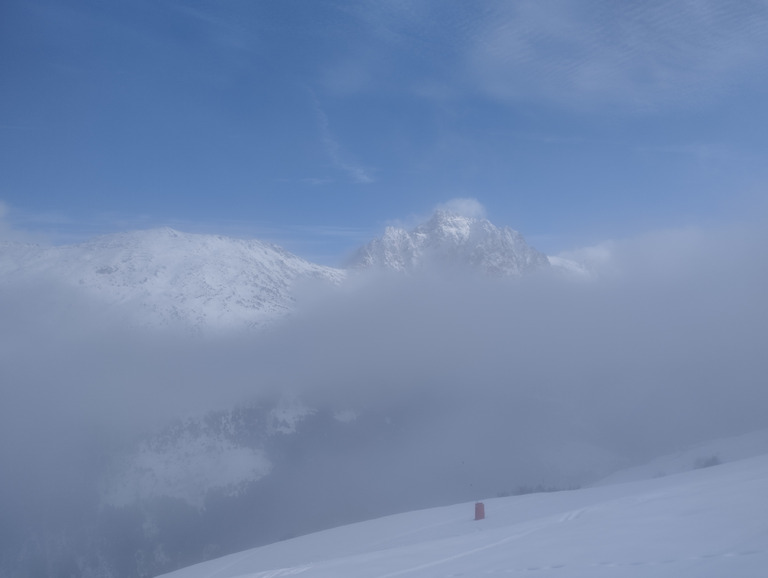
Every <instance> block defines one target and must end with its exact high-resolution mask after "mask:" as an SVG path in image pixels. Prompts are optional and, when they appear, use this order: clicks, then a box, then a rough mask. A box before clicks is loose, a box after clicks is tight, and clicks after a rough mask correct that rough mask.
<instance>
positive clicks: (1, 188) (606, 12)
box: [0, 0, 768, 264]
mask: <svg viewBox="0 0 768 578" xmlns="http://www.w3.org/2000/svg"><path fill="white" fill-rule="evenodd" d="M766 103H768V1H766V0H740V1H739V2H725V1H714V0H697V1H696V2H680V1H655V0H650V1H643V2H630V1H627V2H612V1H608V0H583V1H580V2H576V1H574V0H549V1H547V2H542V1H541V0H520V1H517V2H506V1H505V2H494V1H479V2H464V1H458V0H434V1H430V0H403V1H397V0H389V1H375V2H374V1H367V0H359V1H354V2H353V1H347V2H341V1H334V0H304V1H297V0H274V1H266V0H264V1H251V0H227V1H202V0H201V1H184V0H176V1H174V0H166V1H162V2H158V1H156V0H152V1H150V0H133V1H132V2H118V1H116V0H101V1H96V0H56V1H45V0H4V1H3V2H2V6H0V234H4V235H5V236H6V237H8V236H12V234H14V233H16V234H18V233H19V232H26V233H33V234H37V235H42V236H44V237H45V238H47V239H49V240H51V241H53V242H71V241H75V240H80V239H84V238H87V237H90V236H92V235H94V234H99V233H107V232H114V231H120V230H126V229H136V228H147V227H154V226H160V225H170V226H173V227H176V228H178V229H180V230H184V231H190V232H206V233H219V234H225V235H234V236H243V237H256V238H261V239H266V240H270V241H273V242H276V243H278V244H281V245H283V246H285V247H286V248H288V249H289V250H292V251H294V252H296V253H298V254H299V255H302V256H304V257H306V258H309V259H312V260H315V261H319V262H323V263H328V264H336V263H338V262H339V261H340V260H341V259H342V258H343V256H344V255H345V254H346V253H347V252H348V251H350V250H351V249H352V248H354V247H356V246H357V245H359V244H360V243H362V242H364V241H366V240H368V239H369V238H370V237H371V236H373V235H377V234H379V233H380V232H381V230H382V229H383V227H384V226H385V225H386V224H388V223H391V222H393V221H396V220H402V221H403V222H405V223H409V222H413V221H415V220H416V219H418V218H419V217H423V216H425V215H428V214H429V213H430V212H431V210H432V209H433V208H434V207H435V206H436V205H438V204H439V203H442V202H446V201H448V200H450V199H453V198H475V199H477V200H478V201H479V202H480V203H482V204H483V205H484V206H485V208H486V211H487V215H488V217H489V218H490V219H491V220H492V221H493V222H495V223H496V224H499V225H507V226H510V227H512V228H514V229H517V230H519V231H521V232H522V233H523V234H524V235H525V236H526V238H528V240H529V241H530V242H531V243H532V244H533V245H535V246H536V247H538V248H540V249H542V250H544V251H547V252H558V251H561V250H565V249H570V248H573V247H577V246H583V245H589V244H592V243H596V242H599V241H602V240H604V239H607V238H618V237H627V236H632V235H636V234H639V233H642V232H645V231H649V230H656V229H666V228H679V227H689V226H709V225H712V224H719V223H723V222H732V221H738V220H740V219H747V218H749V217H750V216H751V215H754V214H756V213H760V214H765V208H766V204H765V198H766V184H767V183H768V162H766V161H765V160H764V158H765V157H766V153H767V152H768V110H767V109H768V104H766Z"/></svg>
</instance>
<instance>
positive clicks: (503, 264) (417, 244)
mask: <svg viewBox="0 0 768 578" xmlns="http://www.w3.org/2000/svg"><path fill="white" fill-rule="evenodd" d="M435 263H438V264H442V265H446V264H447V265H453V266H462V267H465V266H469V267H473V268H477V269H479V270H481V271H483V272H484V273H486V274H489V275H497V276H515V275H520V274H523V273H526V272H530V271H533V270H536V269H538V268H541V267H547V266H548V265H549V261H548V260H547V257H546V256H545V255H543V254H542V253H539V252H538V251H536V250H535V249H533V248H531V247H529V246H528V245H527V244H526V242H525V239H523V236H522V235H521V234H520V233H518V232H517V231H513V230H512V229H510V228H508V227H504V228H499V227H496V226H495V225H493V224H491V223H490V222H489V221H487V220H486V219H482V218H478V217H466V216H462V215H458V214H455V213H451V212H449V211H445V210H438V211H436V212H435V214H434V215H433V216H432V218H431V219H430V220H429V221H427V222H426V223H423V224H421V225H419V226H418V227H416V228H415V229H413V230H412V231H406V230H405V229H401V228H397V227H387V229H386V231H385V232H384V235H383V236H382V237H380V238H378V239H374V240H373V241H371V242H370V243H368V244H367V245H366V246H365V247H362V248H361V249H360V250H359V251H358V252H357V253H356V254H355V255H354V256H353V257H352V259H351V261H350V266H352V267H356V268H367V267H376V268H382V269H391V270H395V271H404V272H410V271H414V270H417V269H420V268H424V267H427V266H429V265H431V264H435Z"/></svg>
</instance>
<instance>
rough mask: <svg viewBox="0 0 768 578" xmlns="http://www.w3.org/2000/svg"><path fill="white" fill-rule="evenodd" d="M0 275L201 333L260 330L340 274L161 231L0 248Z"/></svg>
mask: <svg viewBox="0 0 768 578" xmlns="http://www.w3.org/2000/svg"><path fill="white" fill-rule="evenodd" d="M0 274H2V277H1V278H0V279H2V281H0V282H5V283H11V282H14V281H22V282H24V281H29V280H31V279H38V280H39V279H43V280H47V281H50V282H57V283H63V284H64V285H66V286H69V287H73V288H77V289H78V290H80V291H83V292H85V293H86V294H87V295H89V296H91V297H94V298H97V299H99V300H101V301H103V302H106V303H109V304H113V305H118V304H119V305H129V306H134V307H135V310H136V311H137V312H138V323H139V324H142V325H150V326H163V325H171V324H177V323H180V324H183V325H186V326H193V327H208V328H216V327H219V328H223V327H242V326H258V325H262V324H264V323H267V322H269V321H271V320H273V319H274V318H276V317H279V316H281V315H284V314H286V313H289V312H290V311H291V309H292V307H293V303H294V297H293V290H294V288H295V286H296V285H297V284H299V283H302V282H308V281H317V282H322V283H335V284H337V283H340V282H341V281H342V280H343V279H344V276H345V274H344V272H343V271H340V270H338V269H333V268H330V267H323V266H320V265H315V264H312V263H310V262H308V261H305V260H304V259H301V258H300V257H297V256H296V255H293V254H291V253H289V252H288V251H285V250H284V249H281V248H280V247H277V246H275V245H271V244H268V243H264V242H261V241H257V240H241V239H232V238H227V237H222V236H218V235H199V234H189V233H181V232H178V231H175V230H173V229H169V228H162V229H152V230H147V231H135V232H130V233H118V234H113V235H105V236H102V237H97V238H95V239H92V240H90V241H87V242H85V243H81V244H77V245H68V246H60V247H39V246H34V245H20V244H4V245H2V246H0Z"/></svg>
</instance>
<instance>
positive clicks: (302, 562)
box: [165, 454, 768, 578]
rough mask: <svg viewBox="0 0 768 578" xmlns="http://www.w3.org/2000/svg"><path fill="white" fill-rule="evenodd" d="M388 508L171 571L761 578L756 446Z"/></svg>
mask: <svg viewBox="0 0 768 578" xmlns="http://www.w3.org/2000/svg"><path fill="white" fill-rule="evenodd" d="M485 509H486V519H485V520H482V521H474V520H473V513H474V508H473V504H471V503H468V504H459V505H455V506H449V507H443V508H435V509H430V510H422V511H415V512H409V513H406V514H399V515H395V516H389V517H385V518H380V519H377V520H372V521H369V522H363V523H359V524H353V525H350V526H344V527H340V528H335V529H332V530H327V531H324V532H319V533H316V534H311V535H308V536H303V537H300V538H295V539H292V540H288V541H284V542H279V543H276V544H272V545H269V546H264V547H261V548H256V549H253V550H249V551H246V552H241V553H238V554H233V555H230V556H226V557H224V558H220V559H217V560H211V561H208V562H205V563H202V564H198V565H196V566H192V567H189V568H186V569H182V570H178V571H176V572H172V573H170V574H167V575H165V576H167V577H169V578H170V577H173V578H228V577H229V578H233V577H240V578H246V577H248V578H268V577H269V578H276V577H278V576H297V575H300V576H302V577H306V578H310V577H321V576H322V577H336V578H366V577H372V578H373V577H376V578H385V577H394V576H412V577H417V578H427V577H437V576H446V577H447V576H518V575H519V576H537V577H539V576H552V577H566V576H567V577H569V578H573V577H581V576H584V577H587V576H588V577H600V576H606V577H608V576H610V577H613V578H625V577H634V576H653V577H670V578H671V577H675V578H681V577H690V578H707V577H712V578H724V577H728V578H736V577H755V578H758V577H760V578H764V577H765V576H766V572H767V570H766V569H767V568H768V454H764V455H761V456H758V457H753V458H748V459H743V460H739V461H736V462H732V463H728V464H723V465H718V466H713V467H707V468H701V469H696V470H693V471H688V472H685V473H681V474H677V475H673V476H667V477H662V478H655V479H650V480H643V481H637V482H630V483H623V484H612V485H605V486H600V487H593V488H587V489H582V490H575V491H569V492H558V493H552V494H531V495H526V496H517V497H510V498H497V499H491V500H486V501H485Z"/></svg>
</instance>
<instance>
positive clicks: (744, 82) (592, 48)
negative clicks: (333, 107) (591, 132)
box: [339, 0, 768, 110]
mask: <svg viewBox="0 0 768 578" xmlns="http://www.w3.org/2000/svg"><path fill="white" fill-rule="evenodd" d="M359 19H360V21H361V22H362V25H363V26H365V27H366V29H367V30H369V31H370V32H371V33H372V37H373V38H375V41H376V46H377V47H378V50H374V49H372V48H371V47H370V46H366V49H365V50H364V51H363V50H361V51H354V57H350V58H354V59H355V60H354V61H352V60H350V62H354V63H355V68H354V70H368V71H370V70H371V69H372V68H375V69H376V70H379V71H380V74H379V76H381V75H384V76H386V77H387V78H389V79H390V80H391V79H392V78H393V77H394V76H395V75H396V74H397V73H396V72H394V70H396V69H397V67H394V66H391V67H389V68H387V67H386V66H384V67H383V69H382V66H377V67H370V66H367V65H366V64H365V63H364V62H360V59H363V58H367V59H369V60H371V59H375V60H376V62H377V63H378V62H386V61H387V59H383V58H382V57H381V53H382V52H384V53H389V54H401V55H403V54H407V55H409V56H410V57H411V59H412V60H413V62H423V61H425V60H427V61H428V62H429V66H428V67H425V68H424V69H423V70H422V69H420V70H419V72H420V73H423V72H425V71H428V72H427V75H426V76H425V75H424V74H420V75H418V76H409V75H408V73H407V71H408V70H409V69H411V65H412V64H413V62H411V63H409V64H408V65H405V63H403V62H402V60H400V59H397V58H396V59H394V62H395V63H399V64H402V65H404V66H400V67H399V69H398V70H404V71H405V72H403V73H401V76H399V77H398V78H399V80H400V81H401V82H402V84H401V88H402V89H403V90H405V91H411V92H412V93H413V94H418V95H421V96H425V95H427V97H428V96H429V95H430V94H436V93H438V94H443V95H461V94H463V95H468V94H471V95H480V96H485V97H491V98H494V99H497V100H500V101H504V102H520V101H532V100H535V101H545V102H548V103H550V104H556V105H559V106H567V107H574V106H576V107H580V108H584V107H594V106H605V105H612V106H619V107H621V108H623V109H634V110H657V109H663V108H667V107H677V106H681V105H685V106H704V105H707V104H710V103H712V102H716V101H717V100H718V99H719V98H721V97H723V96H727V95H728V94H730V93H733V92H736V91H739V90H742V89H743V88H745V87H749V86H754V83H756V82H761V80H760V79H761V78H762V75H761V71H762V70H764V68H765V66H766V65H768V2H766V0H747V1H744V2H739V3H728V2H723V1H722V0H699V1H684V2H672V1H670V0H652V1H649V2H623V3H615V2H610V1H608V0H587V1H585V2H571V1H569V0H552V1H551V2H546V3H542V2H538V1H537V0H521V1H518V2H490V3H484V4H483V6H482V8H478V7H477V6H474V5H473V6H469V5H466V4H461V3H452V2H431V1H427V2H420V3H418V9H416V8H414V6H413V3H400V2H397V3H388V4H387V5H386V6H384V7H383V8H382V7H380V6H379V7H378V8H376V9H371V10H366V11H365V14H363V10H362V9H360V10H359ZM388 61H389V62H392V59H391V58H390V59H388ZM344 62H347V61H344ZM340 66H341V65H340ZM347 68H348V67H347ZM341 69H342V70H346V71H347V73H348V72H349V71H348V70H347V69H345V68H344V67H343V66H342V67H341ZM347 76H349V74H347ZM347 76H344V75H342V78H344V79H346V80H345V81H344V83H341V82H340V81H339V83H340V84H343V85H344V88H346V89H349V87H350V86H354V87H356V88H357V89H358V90H365V88H364V87H363V88H361V87H360V86H359V85H360V83H363V84H365V83H366V79H368V83H369V84H370V83H375V82H376V80H375V79H373V78H370V79H369V78H368V77H367V76H366V75H364V74H354V75H353V77H354V80H355V82H354V83H352V82H350V81H349V79H348V78H347ZM369 76H370V75H369ZM425 86H431V87H433V88H435V87H438V88H439V90H438V91H437V92H436V91H435V90H431V91H426V92H425V91H424V89H423V88H424V87H425Z"/></svg>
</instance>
